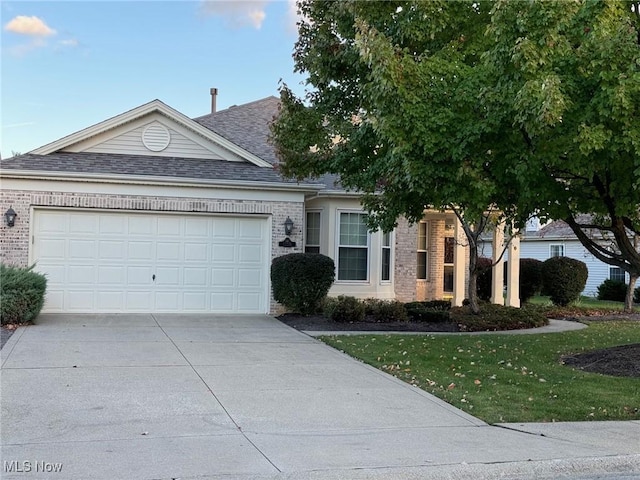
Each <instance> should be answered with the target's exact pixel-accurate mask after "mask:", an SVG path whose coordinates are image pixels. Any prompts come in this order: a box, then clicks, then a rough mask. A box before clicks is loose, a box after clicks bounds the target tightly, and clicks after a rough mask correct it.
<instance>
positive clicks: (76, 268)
mask: <svg viewBox="0 0 640 480" xmlns="http://www.w3.org/2000/svg"><path fill="white" fill-rule="evenodd" d="M67 268H68V269H69V276H68V278H67V284H69V285H86V284H89V285H92V284H94V283H95V281H96V279H95V275H96V269H95V267H94V266H93V265H69V267H67Z"/></svg>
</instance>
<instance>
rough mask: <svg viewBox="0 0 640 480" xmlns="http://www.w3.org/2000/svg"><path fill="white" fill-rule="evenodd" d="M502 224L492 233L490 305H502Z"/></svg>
mask: <svg viewBox="0 0 640 480" xmlns="http://www.w3.org/2000/svg"><path fill="white" fill-rule="evenodd" d="M503 249H504V222H500V223H499V224H498V225H496V228H495V230H494V231H493V258H492V260H493V263H494V265H493V271H492V272H491V273H492V275H491V303H495V304H498V305H504V287H503V285H504V255H502V250H503Z"/></svg>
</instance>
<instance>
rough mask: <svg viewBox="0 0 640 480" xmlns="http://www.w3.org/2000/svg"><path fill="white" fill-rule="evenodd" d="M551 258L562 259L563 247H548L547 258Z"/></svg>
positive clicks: (560, 245) (558, 245) (559, 245)
mask: <svg viewBox="0 0 640 480" xmlns="http://www.w3.org/2000/svg"><path fill="white" fill-rule="evenodd" d="M551 257H564V245H562V244H557V245H549V258H551Z"/></svg>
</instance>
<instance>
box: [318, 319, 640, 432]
mask: <svg viewBox="0 0 640 480" xmlns="http://www.w3.org/2000/svg"><path fill="white" fill-rule="evenodd" d="M322 340H323V341H324V342H325V343H327V344H329V345H331V346H333V347H335V348H337V349H340V350H342V351H344V352H346V353H348V354H349V355H351V356H353V357H355V358H358V359H361V360H363V361H364V362H366V363H369V364H371V365H373V366H374V367H376V368H379V369H381V370H383V371H385V372H388V373H390V374H392V375H394V376H396V377H398V378H399V379H401V380H404V381H406V382H408V383H410V384H412V385H415V386H417V387H420V388H422V389H424V390H426V391H427V392H429V393H432V394H434V395H436V396H438V397H440V398H442V399H443V400H445V401H447V402H449V403H450V404H452V405H454V406H456V407H458V408H461V409H462V410H465V411H466V412H469V413H470V414H472V415H474V416H476V417H479V418H481V419H482V420H484V421H486V422H488V423H499V422H551V421H580V420H638V419H640V379H638V378H624V377H611V376H605V375H600V374H595V373H586V372H581V371H578V370H574V369H572V368H570V367H568V366H565V365H562V364H561V361H560V357H561V356H563V355H566V354H571V353H579V352H583V351H589V350H594V349H599V348H606V347H610V346H615V345H623V344H630V343H639V342H640V324H638V323H637V322H636V323H634V322H601V323H592V324H591V325H590V326H589V328H587V329H584V330H579V331H574V332H565V333H554V334H534V335H477V336H473V335H460V334H458V335H445V336H436V335H428V334H426V335H415V336H409V335H358V336H330V337H322Z"/></svg>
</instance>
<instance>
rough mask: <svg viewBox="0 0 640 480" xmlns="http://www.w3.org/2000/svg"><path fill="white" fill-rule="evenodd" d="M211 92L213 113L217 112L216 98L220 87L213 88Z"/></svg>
mask: <svg viewBox="0 0 640 480" xmlns="http://www.w3.org/2000/svg"><path fill="white" fill-rule="evenodd" d="M209 91H210V92H211V113H216V98H217V96H218V89H217V88H212V89H211V90H209Z"/></svg>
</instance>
